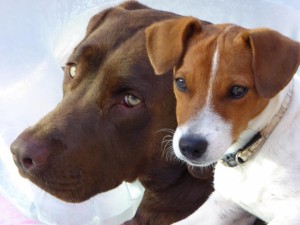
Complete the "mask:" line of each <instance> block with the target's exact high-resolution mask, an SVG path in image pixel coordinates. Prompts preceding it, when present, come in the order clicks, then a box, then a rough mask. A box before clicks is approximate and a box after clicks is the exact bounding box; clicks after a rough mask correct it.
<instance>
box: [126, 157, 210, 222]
mask: <svg viewBox="0 0 300 225" xmlns="http://www.w3.org/2000/svg"><path fill="white" fill-rule="evenodd" d="M152 163H153V164H152V166H151V167H149V168H148V170H147V172H146V173H145V174H144V175H143V176H141V177H140V178H139V180H140V181H141V183H142V184H143V185H144V187H145V194H144V198H143V201H142V203H141V205H140V206H139V209H138V212H137V214H136V216H135V217H134V219H133V220H132V221H130V223H128V224H130V225H133V224H134V225H136V224H146V223H145V221H148V223H147V224H171V223H173V222H175V221H178V220H181V219H183V218H185V217H186V216H188V215H190V214H191V213H192V212H194V211H195V210H196V209H197V208H199V207H200V205H202V204H203V203H204V202H205V201H206V199H207V197H208V196H209V194H210V193H211V192H212V190H213V187H212V180H213V174H212V171H209V170H206V171H205V172H206V173H203V177H202V179H198V178H195V177H193V176H192V175H191V174H190V173H189V171H188V169H187V166H186V165H184V164H182V163H179V162H168V161H165V159H163V158H162V156H161V155H159V156H157V158H156V159H154V160H153V162H152ZM182 206H184V209H183V207H182ZM167 214H169V215H167ZM153 215H156V217H153ZM149 221H150V222H149Z"/></svg>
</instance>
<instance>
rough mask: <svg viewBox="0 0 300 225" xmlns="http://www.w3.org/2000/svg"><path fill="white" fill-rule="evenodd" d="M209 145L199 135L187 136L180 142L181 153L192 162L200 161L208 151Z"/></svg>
mask: <svg viewBox="0 0 300 225" xmlns="http://www.w3.org/2000/svg"><path fill="white" fill-rule="evenodd" d="M207 145H208V143H207V141H206V140H205V139H204V138H203V137H201V136H198V135H186V136H183V137H181V139H180V141H179V148H180V151H181V153H182V154H183V155H184V156H185V157H187V158H188V159H191V160H197V159H199V158H200V157H201V156H202V155H203V154H204V152H205V151H206V148H207Z"/></svg>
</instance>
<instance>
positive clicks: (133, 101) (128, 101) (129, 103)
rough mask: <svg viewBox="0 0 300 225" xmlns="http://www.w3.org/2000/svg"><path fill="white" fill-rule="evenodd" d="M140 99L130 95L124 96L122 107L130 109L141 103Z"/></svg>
mask: <svg viewBox="0 0 300 225" xmlns="http://www.w3.org/2000/svg"><path fill="white" fill-rule="evenodd" d="M141 102H142V101H141V99H139V98H138V97H136V96H134V95H132V94H127V95H125V96H124V105H125V106H126V107H128V108H132V107H134V106H137V105H139V104H140V103H141Z"/></svg>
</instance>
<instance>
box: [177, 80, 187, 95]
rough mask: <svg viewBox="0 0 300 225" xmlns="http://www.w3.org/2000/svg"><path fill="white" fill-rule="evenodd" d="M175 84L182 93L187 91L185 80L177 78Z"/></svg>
mask: <svg viewBox="0 0 300 225" xmlns="http://www.w3.org/2000/svg"><path fill="white" fill-rule="evenodd" d="M175 84H176V87H177V89H178V90H179V91H182V92H186V91H187V86H186V82H185V80H184V79H183V78H176V79H175Z"/></svg>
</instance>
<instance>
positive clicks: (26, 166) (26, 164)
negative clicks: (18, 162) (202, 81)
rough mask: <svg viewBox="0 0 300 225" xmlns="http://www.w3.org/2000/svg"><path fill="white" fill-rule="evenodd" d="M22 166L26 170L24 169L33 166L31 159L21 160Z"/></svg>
mask: <svg viewBox="0 0 300 225" xmlns="http://www.w3.org/2000/svg"><path fill="white" fill-rule="evenodd" d="M23 166H24V167H25V168H26V169H30V168H31V167H32V166H33V161H32V159H31V158H24V159H23Z"/></svg>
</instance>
